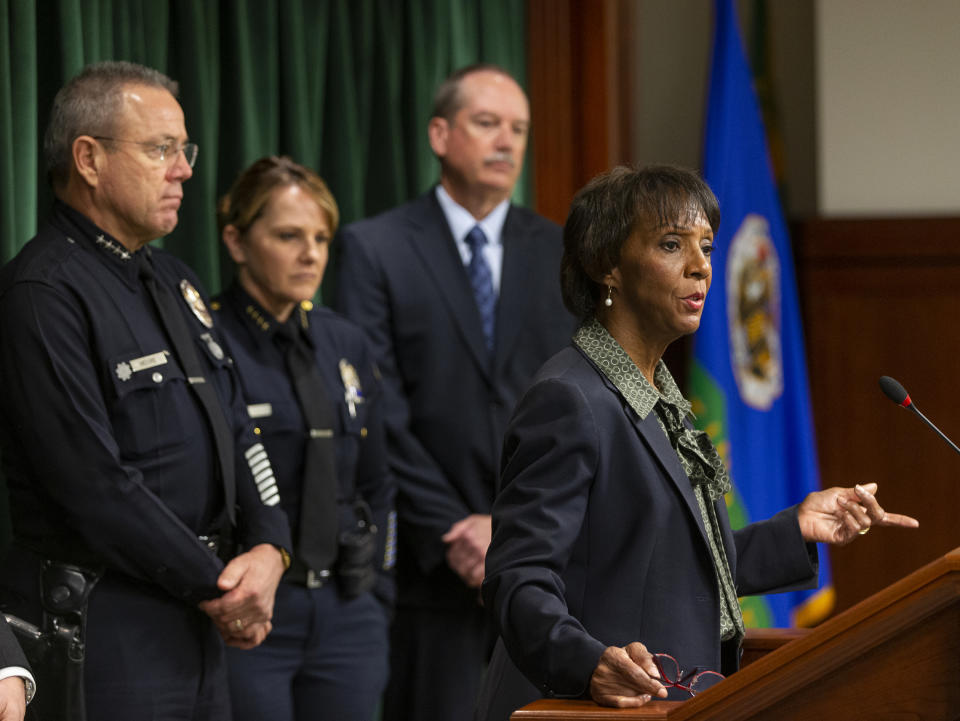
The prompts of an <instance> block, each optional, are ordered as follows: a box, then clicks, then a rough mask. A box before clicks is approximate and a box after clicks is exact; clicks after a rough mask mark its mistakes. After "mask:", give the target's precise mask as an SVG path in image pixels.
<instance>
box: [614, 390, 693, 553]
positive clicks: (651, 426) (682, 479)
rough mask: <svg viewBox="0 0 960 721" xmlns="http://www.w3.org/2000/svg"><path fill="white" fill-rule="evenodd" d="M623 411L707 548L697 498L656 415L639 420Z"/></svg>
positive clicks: (629, 412)
mask: <svg viewBox="0 0 960 721" xmlns="http://www.w3.org/2000/svg"><path fill="white" fill-rule="evenodd" d="M624 410H625V412H626V413H627V414H628V415H629V416H630V419H631V421H633V424H634V426H635V427H636V429H637V432H638V433H639V434H640V436H641V438H643V440H644V441H645V442H646V444H647V446H648V447H649V448H650V450H651V451H653V455H654V456H655V457H656V459H657V461H658V462H659V463H660V465H661V466H662V467H663V470H664V471H666V473H667V476H668V477H669V478H670V480H671V481H673V485H674V486H676V487H677V491H679V493H680V495H681V496H682V497H683V500H684V502H685V503H686V505H687V509H688V510H689V511H690V513H691V514H692V515H693V520H694V521H696V523H697V528H698V529H700V536H701V538H702V539H703V544H704V546H705V547H707V548H709V547H710V544H709V541H707V530H706V528H704V526H703V515H702V514H701V513H700V505H699V504H698V503H697V497H696V495H694V493H693V486H692V485H690V479H689V478H687V474H686V473H685V472H684V470H683V466H681V465H680V459H679V458H677V452H676V451H675V450H673V446H671V445H670V440H669V439H668V438H667V436H666V434H665V433H664V432H663V429H662V428H661V427H660V423H659V422H658V421H657V417H656V414H655V413H653V412H650V413H648V414H647V417H646V419H644V420H640V418H639V417H638V416H637V414H636V413H635V412H634V411H633V409H632V408H630V407H629V406H628V407H626V408H625V409H624Z"/></svg>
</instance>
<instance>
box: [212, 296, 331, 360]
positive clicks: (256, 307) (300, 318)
mask: <svg viewBox="0 0 960 721" xmlns="http://www.w3.org/2000/svg"><path fill="white" fill-rule="evenodd" d="M221 298H222V300H223V302H224V303H226V304H229V305H230V306H231V307H232V308H233V310H234V312H235V313H236V315H237V317H239V318H240V322H241V323H243V325H244V326H245V327H246V328H248V329H249V331H250V335H252V336H253V338H254V340H255V341H256V342H257V344H262V343H271V342H274V340H275V338H276V335H277V332H278V331H279V330H280V328H281V326H283V325H287V326H291V327H294V328H296V329H297V330H299V332H300V337H301V338H305V339H306V340H307V342H308V343H309V344H310V345H311V346H312V345H313V340H312V338H311V337H310V334H309V333H308V332H307V331H308V330H309V328H310V317H309V311H310V310H312V309H313V304H312V303H311V302H310V301H303V302H302V303H301V304H300V305H299V306H298V307H297V308H294V309H293V312H292V313H291V314H290V317H289V318H288V319H287V322H286V324H283V323H281V322H280V321H278V320H277V319H276V318H275V317H274V316H273V315H272V314H271V313H270V312H269V311H268V310H266V309H265V308H264V307H263V306H262V305H260V304H259V303H258V302H257V301H256V300H254V298H253V296H251V295H250V294H249V293H248V292H247V291H246V290H244V288H243V286H241V285H240V283H238V282H237V281H234V282H233V283H232V284H231V285H230V287H229V288H227V290H226V291H225V292H224V293H223V295H222V296H221Z"/></svg>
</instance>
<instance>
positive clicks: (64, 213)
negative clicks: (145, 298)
mask: <svg viewBox="0 0 960 721" xmlns="http://www.w3.org/2000/svg"><path fill="white" fill-rule="evenodd" d="M52 222H53V224H54V225H55V226H56V227H57V228H59V229H60V230H61V231H63V232H64V233H65V234H66V236H67V237H68V238H69V239H70V240H72V241H73V242H74V243H76V244H78V245H80V246H82V247H84V248H88V249H89V250H90V251H91V252H92V253H93V255H94V257H96V258H98V259H99V260H100V262H102V263H103V264H104V265H106V266H107V267H108V268H110V269H111V270H113V272H115V273H116V274H117V275H119V276H120V277H121V278H122V279H123V280H124V281H126V282H127V283H130V284H133V285H135V284H136V283H137V272H138V268H139V266H140V257H141V255H142V254H143V253H144V252H145V249H146V248H147V246H144V247H143V248H141V249H140V250H137V251H133V252H131V251H130V250H127V248H125V247H124V246H123V244H122V243H120V241H118V240H117V239H116V238H114V237H113V236H112V235H110V234H109V233H108V232H107V231H105V230H103V229H102V228H100V227H99V226H97V225H96V223H94V222H93V221H92V220H90V218H88V217H87V216H85V215H84V214H83V213H81V212H80V211H79V210H77V209H76V208H73V207H71V206H69V205H67V204H66V203H64V202H63V201H62V200H60V199H58V198H57V199H54V201H53V216H52Z"/></svg>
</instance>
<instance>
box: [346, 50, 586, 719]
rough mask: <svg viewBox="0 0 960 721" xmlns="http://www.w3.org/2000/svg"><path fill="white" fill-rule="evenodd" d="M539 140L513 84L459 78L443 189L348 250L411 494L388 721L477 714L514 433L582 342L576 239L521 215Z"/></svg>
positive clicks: (441, 149)
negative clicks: (531, 142) (523, 412)
mask: <svg viewBox="0 0 960 721" xmlns="http://www.w3.org/2000/svg"><path fill="white" fill-rule="evenodd" d="M529 125H530V114H529V104H528V103H527V99H526V96H525V95H524V93H523V91H522V90H521V89H520V86H519V85H517V83H516V82H515V81H514V80H513V79H512V78H511V77H510V76H509V75H508V74H507V73H506V72H504V71H503V70H502V69H500V68H497V67H495V66H490V65H478V66H471V67H468V68H464V69H462V70H460V71H458V72H456V73H454V75H452V76H451V77H450V78H448V79H447V80H446V81H445V82H444V83H443V84H442V85H441V86H440V88H439V89H438V91H437V94H436V96H435V100H434V110H433V116H432V118H431V120H430V124H429V136H430V144H431V147H432V148H433V151H434V153H435V154H436V156H437V158H438V159H439V160H440V183H439V184H438V185H437V186H436V187H434V188H433V189H431V190H430V191H428V192H427V193H426V194H424V195H422V196H421V197H419V198H418V199H416V200H414V201H413V202H411V203H408V204H406V205H402V206H400V207H398V208H395V209H393V210H391V211H388V212H386V213H384V214H383V215H380V216H377V217H375V218H370V219H367V220H363V221H360V222H358V223H354V224H352V225H350V226H348V227H347V228H346V229H345V230H344V231H343V234H342V250H341V268H340V276H339V283H338V286H339V293H338V305H339V308H340V310H341V311H342V312H343V313H345V314H346V315H347V316H348V317H350V318H352V319H353V320H355V321H357V322H358V323H359V324H360V325H361V326H363V327H364V328H365V329H366V330H367V332H368V334H369V336H370V338H371V339H372V342H373V345H374V348H375V351H376V353H377V356H378V361H379V364H380V369H381V371H382V374H383V379H384V386H385V393H386V401H385V405H386V415H387V431H388V434H389V444H390V448H389V451H390V459H391V465H392V466H393V470H394V472H395V473H396V474H397V477H398V479H399V491H400V492H399V496H398V503H397V505H398V512H399V514H400V523H399V531H400V533H399V551H398V561H397V571H398V603H397V611H396V618H395V622H394V628H393V634H392V638H391V642H392V643H391V645H392V648H391V666H392V668H391V679H390V683H389V686H388V688H387V694H386V698H385V703H384V719H385V721H392V720H393V719H398V720H399V719H402V720H403V721H417V720H418V719H431V720H432V719H437V720H440V721H446V720H447V719H453V718H468V717H469V715H470V713H472V709H473V704H474V700H475V698H476V694H477V691H478V685H479V681H480V675H481V673H482V669H483V665H484V663H485V661H486V659H487V658H488V656H489V649H490V646H491V639H490V638H489V637H488V631H487V624H486V621H485V618H484V614H483V610H482V608H481V605H480V603H479V595H478V591H477V589H478V588H479V586H480V583H481V582H482V580H483V576H484V557H485V554H486V550H487V546H488V545H489V543H490V507H491V504H492V501H493V496H494V492H495V485H496V476H497V470H498V459H499V454H500V444H501V440H502V437H503V431H504V428H505V427H506V422H507V419H508V418H509V416H510V413H511V411H512V409H513V406H514V404H515V403H516V401H517V399H518V397H519V395H520V394H521V393H522V392H523V390H524V389H525V388H526V386H527V384H528V383H529V381H530V379H531V378H532V377H533V374H534V373H535V372H536V370H537V368H539V366H540V365H541V364H542V363H543V362H544V361H545V360H546V359H547V358H549V357H550V356H551V355H552V354H553V353H555V352H556V351H557V350H559V349H560V348H562V347H563V346H564V345H566V343H567V342H568V341H569V337H570V333H571V332H572V330H573V327H574V321H573V317H572V316H571V315H569V314H568V313H567V312H566V311H565V310H564V308H563V305H562V301H561V298H560V291H559V280H558V279H559V266H560V253H561V235H560V228H559V227H558V226H556V225H555V224H554V223H551V222H549V221H547V220H545V219H544V218H541V217H540V216H538V215H536V214H535V213H533V212H531V211H529V210H525V209H523V208H518V207H516V206H513V205H511V204H510V200H509V199H510V195H511V193H512V192H513V188H514V185H515V184H516V181H517V177H518V176H519V174H520V169H521V167H522V164H523V155H524V151H525V149H526V143H527V134H528V131H529Z"/></svg>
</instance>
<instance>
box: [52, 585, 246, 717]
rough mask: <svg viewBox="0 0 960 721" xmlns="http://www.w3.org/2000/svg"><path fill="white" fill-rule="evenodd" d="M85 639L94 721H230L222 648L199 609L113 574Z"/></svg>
mask: <svg viewBox="0 0 960 721" xmlns="http://www.w3.org/2000/svg"><path fill="white" fill-rule="evenodd" d="M86 639H87V651H86V659H85V665H84V685H85V691H86V695H87V718H88V719H89V721H114V720H115V721H131V719H137V721H230V699H229V695H228V693H227V675H226V664H225V662H224V653H223V648H224V647H223V642H222V641H221V640H220V636H219V634H218V633H217V631H216V629H215V627H214V625H213V623H212V622H211V621H210V619H209V618H208V617H207V616H206V614H204V613H203V612H201V611H200V610H199V609H198V608H196V607H194V606H190V605H187V604H185V603H183V602H182V601H178V600H176V599H174V598H173V597H171V596H170V595H169V594H167V593H166V592H164V591H163V590H161V589H160V588H158V587H155V586H150V585H147V584H141V583H138V582H136V581H132V580H128V579H125V578H123V577H118V576H117V575H116V574H111V573H109V572H108V573H107V574H106V575H105V576H104V577H103V578H101V579H100V581H99V582H98V583H97V585H96V587H95V588H94V589H93V592H92V593H91V594H90V600H89V604H88V610H87V631H86ZM40 692H41V693H42V690H40Z"/></svg>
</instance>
